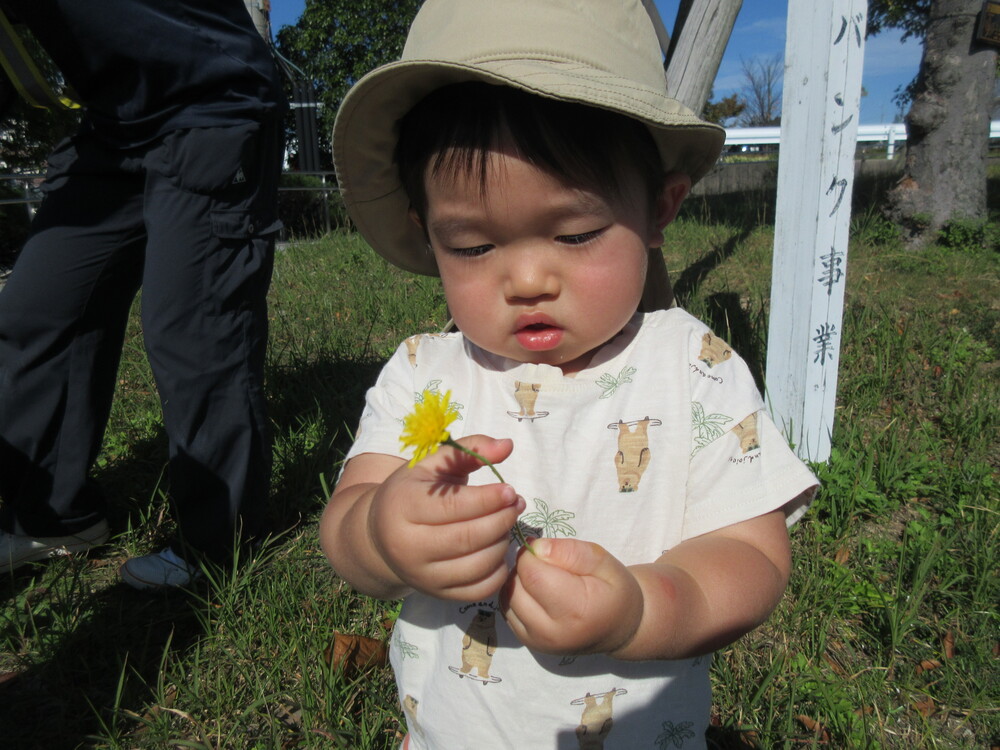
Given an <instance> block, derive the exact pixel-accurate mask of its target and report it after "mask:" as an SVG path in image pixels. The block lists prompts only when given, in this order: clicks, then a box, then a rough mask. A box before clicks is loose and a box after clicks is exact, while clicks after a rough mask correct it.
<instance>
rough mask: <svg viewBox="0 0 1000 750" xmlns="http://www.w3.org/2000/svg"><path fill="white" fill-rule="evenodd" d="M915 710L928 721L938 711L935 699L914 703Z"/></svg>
mask: <svg viewBox="0 0 1000 750" xmlns="http://www.w3.org/2000/svg"><path fill="white" fill-rule="evenodd" d="M913 710H914V711H916V712H917V713H919V714H920V715H921V716H923V717H924V718H925V719H926V718H927V717H928V716H930V715H931V714H933V713H934V711H936V710H937V706H936V705H934V699H933V698H929V697H928V698H924V699H923V700H922V701H917V702H916V703H914V704H913Z"/></svg>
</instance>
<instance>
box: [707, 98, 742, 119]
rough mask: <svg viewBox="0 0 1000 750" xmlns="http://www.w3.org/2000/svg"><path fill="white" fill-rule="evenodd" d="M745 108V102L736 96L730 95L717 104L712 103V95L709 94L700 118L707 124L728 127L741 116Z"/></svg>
mask: <svg viewBox="0 0 1000 750" xmlns="http://www.w3.org/2000/svg"><path fill="white" fill-rule="evenodd" d="M746 107H747V105H746V102H744V101H742V100H741V99H740V97H739V95H738V94H730V95H729V96H726V97H723V98H722V99H720V100H719V101H717V102H715V101H712V94H709V95H708V102H706V103H705V108H704V109H703V110H702V111H701V116H702V118H703V119H705V120H708V121H709V122H715V123H718V124H719V125H728V124H730V123H731V122H734V121H735V120H736V119H737V118H738V117H739V116H740V115H741V114H743V110H745V109H746Z"/></svg>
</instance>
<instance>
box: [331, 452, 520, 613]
mask: <svg viewBox="0 0 1000 750" xmlns="http://www.w3.org/2000/svg"><path fill="white" fill-rule="evenodd" d="M459 442H460V443H461V444H462V445H464V446H466V447H469V448H472V449H473V450H475V451H477V452H479V453H480V454H482V455H483V456H484V457H486V458H487V459H489V460H490V461H493V462H497V463H498V462H500V461H503V460H504V459H505V458H507V456H509V455H510V452H511V450H512V449H513V444H512V443H511V441H510V440H494V439H492V438H489V437H485V436H483V435H475V436H471V437H466V438H462V439H461V440H460V441H459ZM481 465H482V464H481V463H480V462H479V461H478V460H477V459H475V458H473V457H471V456H469V455H467V454H465V453H463V452H461V451H459V450H456V449H454V448H450V447H448V446H443V447H441V449H440V450H438V452H437V453H435V454H434V455H431V456H428V457H427V458H425V459H423V460H422V461H420V462H419V463H418V464H416V466H414V467H413V468H410V467H408V466H407V464H406V462H405V461H404V460H403V459H401V458H397V457H395V456H387V455H382V454H375V453H364V454H361V455H359V456H355V457H354V458H352V459H351V460H350V461H349V462H348V463H347V466H346V467H345V469H344V473H343V475H342V476H341V478H340V481H339V482H338V484H337V487H336V489H335V490H334V492H333V496H332V497H331V498H330V502H329V504H328V505H327V507H326V510H325V511H324V513H323V518H322V520H321V521H320V542H321V543H322V545H323V550H324V552H325V553H326V556H327V558H329V560H330V562H331V563H332V564H333V566H334V568H336V570H337V572H338V573H339V574H340V575H341V576H342V577H343V578H344V579H346V580H347V581H348V582H350V583H351V584H352V585H353V586H354V587H355V588H357V589H358V590H359V591H361V592H363V593H365V594H369V595H371V596H375V597H379V598H383V599H392V598H398V597H401V596H405V595H406V594H408V593H409V592H410V591H412V590H418V591H422V592H424V593H426V594H430V595H431V596H436V597H438V598H442V599H455V600H460V601H475V600H478V599H484V598H486V597H487V596H491V595H493V594H495V593H496V591H497V589H498V588H500V586H501V585H502V583H503V582H504V580H505V579H506V577H507V576H508V574H509V571H508V569H507V566H506V565H505V564H504V554H505V552H506V550H507V545H508V542H509V533H510V528H511V527H512V526H513V525H514V523H515V522H516V521H517V516H518V514H519V513H520V512H521V511H522V510H524V499H523V498H521V497H518V496H517V493H516V492H514V488H513V487H511V486H510V485H507V484H496V483H490V484H486V485H483V486H480V487H469V486H468V484H467V483H468V476H469V474H470V473H471V472H473V471H475V470H476V469H478V468H479V467H480V466H481Z"/></svg>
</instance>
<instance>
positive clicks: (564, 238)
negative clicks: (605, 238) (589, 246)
mask: <svg viewBox="0 0 1000 750" xmlns="http://www.w3.org/2000/svg"><path fill="white" fill-rule="evenodd" d="M604 229H605V228H604V227H602V228H600V229H595V230H594V231H592V232H583V233H582V234H561V235H559V236H558V237H556V240H557V241H559V242H562V243H564V244H566V245H583V244H586V243H587V242H590V241H591V240H593V239H596V238H597V237H600V236H601V235H602V234H603V233H604Z"/></svg>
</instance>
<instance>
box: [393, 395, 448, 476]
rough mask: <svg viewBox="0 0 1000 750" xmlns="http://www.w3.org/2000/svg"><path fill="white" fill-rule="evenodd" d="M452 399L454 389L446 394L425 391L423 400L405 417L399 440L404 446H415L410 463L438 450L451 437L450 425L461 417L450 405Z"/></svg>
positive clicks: (412, 463)
mask: <svg viewBox="0 0 1000 750" xmlns="http://www.w3.org/2000/svg"><path fill="white" fill-rule="evenodd" d="M450 399H451V391H448V392H447V393H445V394H443V395H442V394H441V393H436V392H434V391H424V394H423V400H422V401H421V402H420V403H418V404H416V405H415V406H414V407H413V412H412V413H410V414H407V415H406V417H405V418H404V419H403V434H402V436H401V437H400V438H399V442H401V443H402V444H403V447H404V448H413V449H414V452H413V458H411V459H410V466H413V465H414V464H416V463H417V461H420V460H421V459H422V458H424V457H425V456H429V455H430V454H432V453H436V452H437V449H438V446H439V445H441V443H443V442H445V441H447V440H450V439H451V434H450V433H449V432H448V425H450V424H451V423H452V422H454V421H455V420H456V419H457V418H458V412H457V411H455V410H454V409H453V408H451V401H450Z"/></svg>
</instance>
